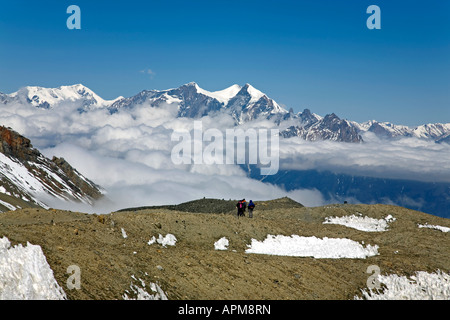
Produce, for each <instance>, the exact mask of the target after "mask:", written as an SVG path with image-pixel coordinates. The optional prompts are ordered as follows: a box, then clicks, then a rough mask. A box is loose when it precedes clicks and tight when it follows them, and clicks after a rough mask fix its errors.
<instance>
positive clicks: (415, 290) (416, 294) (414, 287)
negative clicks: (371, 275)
mask: <svg viewBox="0 0 450 320" xmlns="http://www.w3.org/2000/svg"><path fill="white" fill-rule="evenodd" d="M378 281H379V282H380V284H383V285H384V288H380V289H378V290H377V289H368V291H366V290H362V294H363V298H360V297H355V299H356V300H360V299H368V300H448V299H450V275H449V274H447V273H444V272H441V271H438V272H437V273H428V272H424V271H419V272H416V275H415V276H412V277H411V278H410V279H408V278H407V277H405V276H398V275H395V274H393V275H389V276H382V275H378Z"/></svg>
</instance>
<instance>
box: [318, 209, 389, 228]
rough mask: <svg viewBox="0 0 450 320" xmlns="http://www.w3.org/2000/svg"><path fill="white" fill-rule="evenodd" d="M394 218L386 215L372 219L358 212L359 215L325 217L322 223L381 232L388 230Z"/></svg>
mask: <svg viewBox="0 0 450 320" xmlns="http://www.w3.org/2000/svg"><path fill="white" fill-rule="evenodd" d="M395 220H396V219H395V218H394V217H393V216H391V215H388V216H387V217H386V218H384V219H374V218H370V217H367V216H362V214H361V213H359V215H351V216H344V217H326V218H325V221H324V222H323V223H324V224H340V225H343V226H346V227H350V228H354V229H357V230H361V231H367V232H381V231H386V230H388V228H389V223H390V222H393V221H395Z"/></svg>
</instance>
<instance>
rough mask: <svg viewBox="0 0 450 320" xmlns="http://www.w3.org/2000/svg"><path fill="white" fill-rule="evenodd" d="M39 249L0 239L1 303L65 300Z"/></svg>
mask: <svg viewBox="0 0 450 320" xmlns="http://www.w3.org/2000/svg"><path fill="white" fill-rule="evenodd" d="M65 299H67V297H66V294H65V292H64V290H63V289H62V288H61V287H60V286H59V285H58V283H57V282H56V280H55V278H54V276H53V271H52V270H51V268H50V266H49V264H48V263H47V259H46V258H45V256H44V253H43V251H42V249H41V247H40V246H38V245H32V244H30V243H27V245H26V246H25V247H24V246H22V245H21V244H19V245H16V246H14V247H11V243H10V242H9V240H8V238H6V237H3V238H1V239H0V300H65Z"/></svg>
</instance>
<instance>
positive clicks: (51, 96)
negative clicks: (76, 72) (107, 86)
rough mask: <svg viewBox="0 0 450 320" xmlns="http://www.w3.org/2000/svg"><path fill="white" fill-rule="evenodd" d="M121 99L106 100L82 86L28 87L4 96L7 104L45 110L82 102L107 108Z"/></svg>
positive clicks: (84, 104)
mask: <svg viewBox="0 0 450 320" xmlns="http://www.w3.org/2000/svg"><path fill="white" fill-rule="evenodd" d="M121 98H123V97H118V98H116V99H114V100H104V99H103V98H101V97H100V96H99V95H97V94H96V93H95V92H94V91H92V90H91V89H89V88H88V87H86V86H84V85H82V84H75V85H70V86H60V87H57V88H45V87H40V86H26V87H23V88H20V89H19V90H18V91H16V92H14V93H11V94H6V95H4V100H5V101H6V102H22V103H29V104H31V105H32V106H35V107H40V108H45V109H50V108H52V107H54V106H55V105H57V104H59V103H61V102H65V101H71V102H75V101H82V102H83V106H93V107H106V106H108V105H110V104H112V103H114V102H115V101H117V100H118V99H121ZM4 103H5V102H4Z"/></svg>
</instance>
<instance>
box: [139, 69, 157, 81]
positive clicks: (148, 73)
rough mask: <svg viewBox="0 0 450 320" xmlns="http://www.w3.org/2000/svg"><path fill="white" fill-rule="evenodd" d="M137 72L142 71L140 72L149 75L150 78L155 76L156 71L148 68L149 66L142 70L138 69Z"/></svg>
mask: <svg viewBox="0 0 450 320" xmlns="http://www.w3.org/2000/svg"><path fill="white" fill-rule="evenodd" d="M139 72H140V73H142V74H145V75H147V76H149V77H150V79H153V78H154V77H155V76H156V73H155V72H154V71H153V70H152V69H150V68H147V69H142V70H140V71H139Z"/></svg>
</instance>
